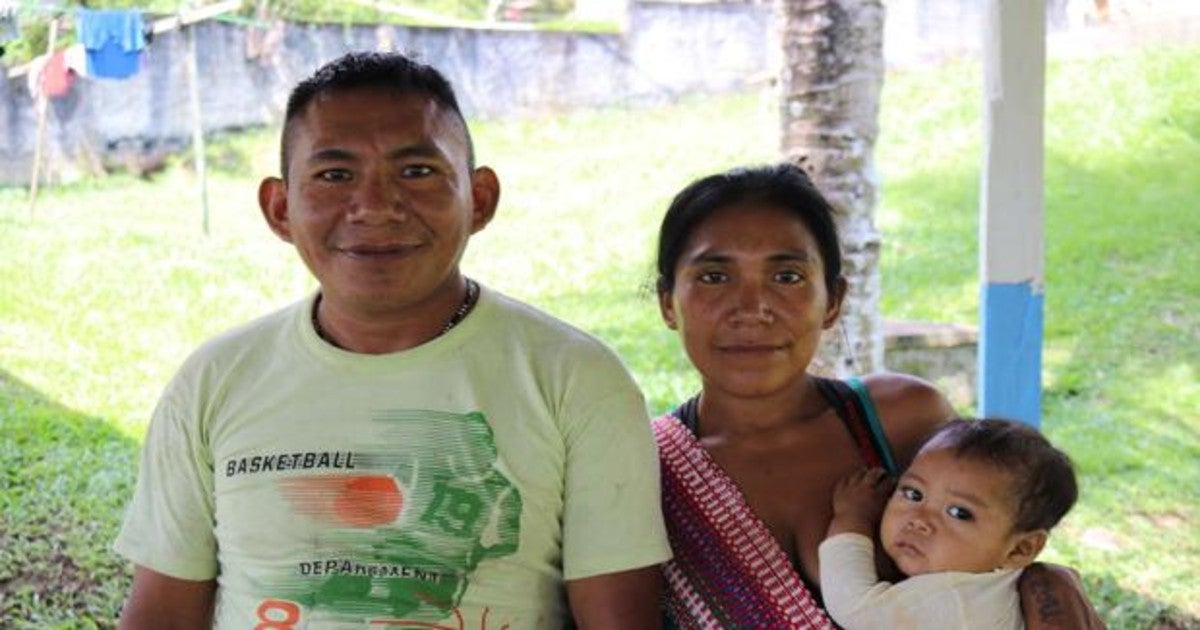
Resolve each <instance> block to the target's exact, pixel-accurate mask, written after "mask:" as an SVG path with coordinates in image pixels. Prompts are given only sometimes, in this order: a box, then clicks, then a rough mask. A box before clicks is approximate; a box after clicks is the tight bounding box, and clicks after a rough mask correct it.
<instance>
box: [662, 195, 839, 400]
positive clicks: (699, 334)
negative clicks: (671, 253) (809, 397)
mask: <svg viewBox="0 0 1200 630" xmlns="http://www.w3.org/2000/svg"><path fill="white" fill-rule="evenodd" d="M674 279H675V288H674V289H673V290H671V291H670V292H668V293H662V294H660V295H659V303H660V304H659V305H660V308H661V309H662V315H663V320H664V321H665V322H666V323H667V326H668V327H670V328H671V329H673V330H678V331H679V333H680V335H681V337H682V338H683V345H684V349H685V350H686V351H687V354H688V357H689V358H690V359H691V360H692V363H693V364H694V365H695V366H696V369H697V370H699V371H700V374H701V376H702V377H703V380H704V389H705V391H706V392H710V391H713V390H719V391H722V392H725V393H728V394H731V395H734V396H738V397H757V396H766V395H770V394H773V393H776V392H779V391H781V390H783V389H785V388H788V387H791V386H794V384H795V383H796V382H797V381H798V380H799V379H800V378H803V376H804V374H805V372H806V371H807V369H808V365H809V363H810V362H811V361H812V358H813V355H814V353H815V352H816V349H817V345H818V343H819V342H820V339H821V331H823V330H824V329H826V328H829V327H830V326H832V325H833V323H834V321H836V319H837V315H838V310H839V308H840V305H841V295H837V296H831V295H829V291H828V290H827V289H826V287H825V266H824V264H823V262H822V260H821V254H820V250H819V249H818V247H817V241H816V239H815V238H813V235H812V233H811V232H809V230H808V228H807V226H805V225H804V223H803V222H801V221H800V219H799V218H797V217H796V216H795V215H793V214H792V213H790V212H788V211H786V210H783V209H780V208H777V207H774V206H768V205H762V204H734V205H732V206H729V207H727V208H723V209H721V210H718V211H717V212H715V213H714V214H712V215H711V216H709V217H708V218H707V219H705V220H704V221H702V222H701V223H700V224H698V225H697V226H696V227H695V228H694V230H693V231H692V234H691V235H690V236H689V237H688V240H687V241H686V242H685V244H684V247H683V250H682V252H681V254H680V257H679V261H678V262H677V263H676V266H675V272H674Z"/></svg>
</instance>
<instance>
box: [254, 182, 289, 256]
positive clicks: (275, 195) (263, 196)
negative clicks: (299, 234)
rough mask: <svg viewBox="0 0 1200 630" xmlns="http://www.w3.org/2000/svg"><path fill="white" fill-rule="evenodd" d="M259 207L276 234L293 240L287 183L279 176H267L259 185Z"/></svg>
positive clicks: (284, 238)
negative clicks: (289, 218)
mask: <svg viewBox="0 0 1200 630" xmlns="http://www.w3.org/2000/svg"><path fill="white" fill-rule="evenodd" d="M258 207H259V209H260V210H262V214H263V218H264V219H266V220H267V225H268V226H269V227H270V228H271V231H272V232H274V233H275V235H276V236H278V237H279V238H281V239H283V240H284V241H286V242H288V243H291V242H292V227H291V223H290V222H289V220H288V205H287V184H285V183H284V182H283V180H282V179H280V178H278V177H267V178H265V179H263V180H262V183H260V184H259V185H258Z"/></svg>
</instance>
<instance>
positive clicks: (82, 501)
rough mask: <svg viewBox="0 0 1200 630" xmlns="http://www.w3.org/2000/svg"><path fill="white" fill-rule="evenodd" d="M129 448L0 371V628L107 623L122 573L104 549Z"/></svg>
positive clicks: (116, 518) (120, 500)
mask: <svg viewBox="0 0 1200 630" xmlns="http://www.w3.org/2000/svg"><path fill="white" fill-rule="evenodd" d="M138 448H139V447H138V445H137V444H136V443H135V442H134V441H133V440H131V439H130V438H129V437H128V436H126V435H124V434H122V433H121V432H119V431H118V430H116V429H114V428H113V427H112V426H110V425H109V424H108V422H107V421H105V420H104V419H103V418H98V417H95V416H88V415H86V414H83V413H80V412H78V411H74V410H72V409H68V408H66V407H64V406H62V405H60V404H58V403H56V402H55V401H52V400H49V399H47V398H46V397H45V396H44V395H42V394H41V393H40V392H38V391H36V390H35V389H33V388H31V387H29V386H28V385H26V384H25V383H23V382H21V381H20V380H19V379H17V378H16V377H14V376H13V375H12V374H10V373H8V372H7V371H5V370H3V369H2V368H0V482H2V483H0V507H3V510H2V511H0V626H2V627H5V628H68V627H69V628H89V627H99V628H110V627H114V626H115V625H116V622H115V620H116V616H117V612H118V610H119V607H120V605H121V602H122V601H123V599H124V597H125V592H126V590H127V588H128V586H129V575H130V572H129V568H128V565H127V563H126V562H125V561H124V560H123V559H121V558H120V557H118V556H117V555H116V554H114V553H113V552H112V551H110V550H109V545H110V543H111V542H112V540H113V537H114V536H115V535H116V531H117V528H118V527H119V525H120V520H121V516H122V514H123V509H124V505H125V502H126V501H127V500H128V498H129V496H130V493H131V492H132V486H133V481H134V476H135V474H136V467H137V463H136V461H137V453H138Z"/></svg>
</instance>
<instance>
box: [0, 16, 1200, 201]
mask: <svg viewBox="0 0 1200 630" xmlns="http://www.w3.org/2000/svg"><path fill="white" fill-rule="evenodd" d="M1140 1H1141V2H1151V0H1140ZM1153 1H1154V2H1156V3H1157V4H1155V5H1154V6H1155V7H1156V10H1157V7H1160V5H1162V6H1166V5H1167V4H1171V3H1175V4H1178V5H1179V7H1180V8H1179V9H1178V10H1177V11H1176V12H1175V13H1171V14H1170V15H1171V20H1172V21H1173V22H1174V23H1181V24H1190V25H1192V26H1193V28H1191V29H1190V30H1187V31H1185V32H1184V33H1183V35H1181V36H1180V37H1185V36H1190V37H1192V38H1193V41H1194V39H1195V37H1196V33H1200V19H1198V18H1200V3H1196V0H1153ZM1091 2H1092V0H1046V11H1047V20H1048V24H1049V27H1050V28H1049V31H1050V32H1051V34H1052V37H1051V50H1052V51H1055V50H1056V46H1055V40H1056V38H1057V39H1059V40H1062V41H1066V40H1065V39H1063V34H1064V30H1065V31H1076V32H1078V31H1079V30H1081V28H1080V27H1081V26H1083V25H1082V24H1081V23H1080V20H1081V19H1082V18H1079V17H1078V16H1076V17H1074V18H1073V17H1071V16H1072V15H1076V14H1078V13H1079V11H1078V10H1077V8H1078V7H1086V6H1091ZM1110 4H1111V3H1110ZM1117 4H1118V5H1119V3H1117ZM1184 5H1186V7H1185V6H1184ZM986 6H987V3H986V0H888V2H887V8H888V15H887V21H886V23H885V24H886V26H885V28H886V32H885V37H884V56H885V58H886V60H887V62H888V64H889V65H890V66H893V67H895V66H903V65H913V64H922V63H928V62H931V61H937V60H940V59H944V58H946V57H950V56H962V55H974V54H977V53H978V51H979V49H980V47H981V45H982V41H983V37H982V27H983V26H982V25H983V19H984V8H985V7H986ZM1171 6H1174V4H1172V5H1171ZM1121 15H1124V14H1123V13H1122V14H1121ZM772 17H773V15H772V7H771V2H770V1H769V0H755V1H744V2H732V1H731V2H708V3H704V2H687V3H676V2H670V1H657V2H656V1H650V0H641V1H634V2H632V3H631V5H630V9H629V12H628V16H627V22H628V23H627V28H626V30H625V32H624V33H623V34H579V33H561V32H543V31H533V30H482V29H479V30H476V29H444V28H407V27H397V26H368V25H364V26H353V27H343V26H337V25H302V24H278V25H276V27H274V29H273V30H268V31H266V32H264V31H263V30H262V29H247V28H245V27H242V26H234V25H230V24H226V23H223V22H206V23H203V24H200V25H198V26H196V27H195V29H196V33H197V37H198V40H197V41H198V64H199V71H200V90H201V104H202V109H203V118H204V128H205V130H206V131H209V132H214V131H223V130H230V129H237V128H242V127H249V126H257V125H263V124H267V123H270V122H274V121H276V120H278V118H279V116H280V113H281V111H282V109H283V106H284V103H285V100H286V98H287V94H288V91H289V90H290V88H291V86H292V85H294V84H295V82H296V81H298V80H300V79H301V78H303V77H305V76H307V75H308V74H309V73H311V72H312V70H313V69H315V68H316V67H317V66H319V65H320V64H321V63H323V62H325V61H328V60H330V59H333V58H334V57H336V56H338V55H340V54H342V53H343V52H346V51H349V50H361V49H380V50H391V49H395V50H404V51H410V52H416V53H417V54H419V55H420V56H421V57H422V58H423V59H425V60H426V61H428V62H430V63H432V64H433V65H435V66H437V67H438V68H440V69H441V70H442V71H443V72H445V73H446V75H447V76H448V77H449V78H450V80H451V81H452V82H453V83H454V85H455V87H456V89H457V91H458V94H459V98H460V101H461V102H462V105H463V108H464V110H466V113H467V114H468V116H475V117H500V116H526V115H535V114H538V113H545V112H554V111H560V110H565V109H570V108H576V107H596V106H603V105H613V104H632V105H649V104H655V103H663V102H669V101H671V100H673V99H676V98H679V97H681V96H685V95H694V94H716V93H722V92H733V91H739V90H745V89H756V88H760V87H762V86H763V85H765V83H766V80H768V79H770V78H771V76H772V75H773V69H772V67H771V63H772V59H773V58H775V57H776V54H775V51H774V50H773V45H774V44H773V42H774V34H775V32H774V31H775V29H774V25H773V23H772ZM1118 17H1119V16H1118ZM1183 17H1187V18H1189V19H1183ZM1114 19H1117V18H1114ZM1093 30H1094V29H1093ZM1189 34H1190V35H1189ZM270 36H276V37H277V38H278V40H277V41H278V45H277V46H275V47H273V48H271V47H268V48H269V49H270V50H269V52H267V53H266V54H251V52H253V51H254V50H255V48H256V47H255V44H256V43H257V44H261V41H262V40H263V39H264V37H265V38H267V39H269V38H270ZM1085 46H1086V47H1087V48H1088V49H1089V50H1092V49H1094V48H1095V45H1094V44H1092V43H1090V40H1089V42H1088V43H1085ZM186 55H187V42H186V38H185V36H184V35H183V33H180V32H172V33H168V34H166V35H163V36H160V37H159V38H158V39H157V40H156V41H154V42H153V43H152V44H151V45H150V47H149V48H148V49H147V52H146V54H145V59H144V70H143V71H142V72H141V73H139V74H138V75H136V76H134V77H133V78H131V79H129V80H126V81H110V80H88V79H81V80H79V81H76V83H75V86H74V87H73V88H72V89H71V91H70V93H69V94H67V95H66V96H65V97H63V98H61V99H56V100H54V101H52V102H51V103H50V108H49V116H48V126H47V138H48V141H47V143H46V147H45V152H46V159H45V160H44V162H43V164H45V165H46V167H45V168H44V170H43V173H44V174H45V179H46V180H48V181H59V180H64V179H71V178H72V177H73V176H75V175H77V174H79V173H80V172H86V171H93V172H95V171H99V170H101V169H102V167H103V166H104V165H106V164H107V165H113V164H116V165H120V164H122V163H125V162H136V161H137V160H136V158H137V157H138V156H144V155H146V154H151V155H153V154H159V153H163V152H167V151H172V150H178V149H180V148H182V147H184V146H186V145H187V144H188V142H189V139H190V137H191V124H192V123H191V112H190V107H189V102H188V85H189V84H188V80H187V75H186V71H185V68H186V65H185V63H184V62H185V59H186ZM4 74H5V73H4V72H0V185H3V184H16V185H24V184H27V183H28V180H29V174H30V168H31V164H32V161H33V151H34V144H35V143H34V137H35V129H36V125H37V123H36V115H35V112H34V104H33V100H32V98H31V97H30V95H29V92H28V90H27V88H26V87H25V81H24V80H23V77H22V78H21V79H18V80H15V81H9V80H7V79H6V78H5V76H4Z"/></svg>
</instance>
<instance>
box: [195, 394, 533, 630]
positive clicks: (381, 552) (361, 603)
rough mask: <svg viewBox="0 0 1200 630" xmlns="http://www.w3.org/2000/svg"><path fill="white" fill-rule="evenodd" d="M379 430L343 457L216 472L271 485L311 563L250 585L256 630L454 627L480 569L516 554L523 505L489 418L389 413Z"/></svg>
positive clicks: (264, 456)
mask: <svg viewBox="0 0 1200 630" xmlns="http://www.w3.org/2000/svg"><path fill="white" fill-rule="evenodd" d="M373 420H374V422H373V423H372V424H373V425H374V427H375V428H377V429H378V432H376V433H374V434H373V435H371V436H370V439H369V440H368V441H364V440H363V439H362V436H358V437H356V436H349V435H348V436H346V442H344V443H343V444H344V445H349V444H353V446H351V447H349V448H348V450H346V449H345V448H344V447H343V450H330V451H305V452H287V453H276V452H271V453H260V454H254V455H248V456H245V457H238V458H231V459H229V460H227V461H224V462H221V467H220V468H219V471H220V473H219V474H223V475H224V476H225V477H226V478H227V479H226V481H234V478H236V477H259V480H260V481H261V480H262V479H264V478H265V479H270V483H271V484H273V487H274V490H273V491H272V494H274V495H275V496H276V497H278V498H279V499H280V503H281V507H283V509H284V510H285V511H287V512H290V513H289V514H287V515H286V516H285V517H284V518H285V521H284V523H283V524H282V525H281V529H287V530H290V531H295V532H301V534H299V536H298V538H299V539H300V540H299V542H298V543H297V544H296V548H299V549H302V550H303V553H304V554H307V557H303V558H287V559H286V562H284V561H281V562H279V563H277V564H276V566H277V567H278V569H274V570H272V571H270V572H269V573H265V574H260V575H259V576H258V579H252V580H251V581H252V582H253V586H251V587H250V588H251V590H252V591H253V593H254V596H255V597H256V598H257V600H258V602H259V605H258V607H257V610H255V611H253V613H254V616H255V619H256V620H257V621H258V622H259V627H262V628H291V627H295V628H299V627H304V626H306V625H307V624H308V623H310V622H312V621H315V620H318V619H319V620H324V621H326V622H334V623H339V624H344V623H350V624H354V625H357V624H363V625H377V626H379V627H382V626H392V627H425V628H439V627H457V626H458V625H460V624H461V622H462V614H461V613H460V611H459V605H460V602H461V600H462V597H463V594H464V592H465V591H466V589H467V587H468V586H469V581H470V577H471V574H472V572H473V571H474V570H475V569H476V567H477V566H478V565H479V563H480V562H481V561H483V560H485V559H488V558H497V557H501V556H506V555H510V554H512V553H514V552H515V551H516V550H517V545H518V538H519V534H520V515H521V497H520V495H519V493H518V492H517V488H516V486H515V484H514V483H513V482H512V481H511V480H510V479H509V478H508V477H507V476H505V474H504V473H503V472H502V471H501V470H500V467H499V466H498V465H497V451H496V445H495V439H494V436H493V434H492V430H491V428H490V427H489V426H488V424H487V422H486V420H485V418H484V417H483V415H482V414H480V413H468V414H452V413H445V412H438V411H425V410H418V411H408V410H405V411H386V412H381V413H376V414H375V415H374V418H373ZM264 474H265V475H268V476H265V477H264V476H260V475H264ZM245 481H249V480H248V479H245ZM260 487H261V486H260ZM289 519H290V522H289ZM281 560H282V559H281ZM255 573H259V572H258V571H255ZM218 616H221V615H220V613H218ZM456 618H457V619H458V623H455V624H451V625H446V626H443V625H440V624H437V623H436V622H438V621H442V620H447V619H456ZM501 621H502V620H499V619H497V620H495V622H497V623H499V622H501ZM478 622H479V621H478V620H474V623H478ZM468 623H470V622H468ZM472 625H474V624H472ZM496 627H499V625H497V626H496Z"/></svg>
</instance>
